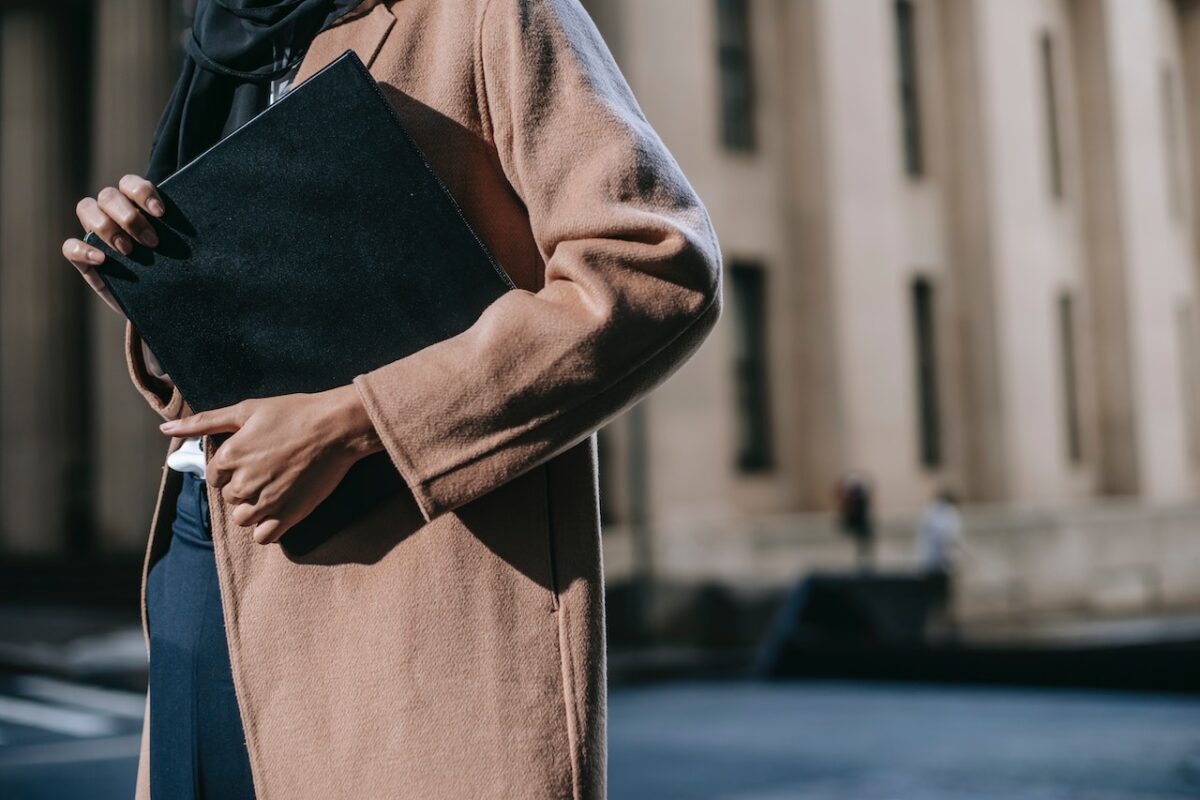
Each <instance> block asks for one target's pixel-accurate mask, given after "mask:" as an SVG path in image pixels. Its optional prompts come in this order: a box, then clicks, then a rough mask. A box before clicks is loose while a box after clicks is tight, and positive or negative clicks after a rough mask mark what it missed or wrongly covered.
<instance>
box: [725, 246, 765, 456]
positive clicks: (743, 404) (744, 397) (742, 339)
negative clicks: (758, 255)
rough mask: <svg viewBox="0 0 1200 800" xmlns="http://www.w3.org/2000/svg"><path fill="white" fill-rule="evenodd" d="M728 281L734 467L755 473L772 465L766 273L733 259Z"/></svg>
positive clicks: (758, 265)
mask: <svg viewBox="0 0 1200 800" xmlns="http://www.w3.org/2000/svg"><path fill="white" fill-rule="evenodd" d="M729 277H730V284H731V286H732V288H733V303H732V310H733V332H734V342H733V368H734V383H735V385H736V392H737V411H738V422H737V466H738V469H740V470H742V471H743V472H759V471H763V470H767V469H770V468H771V467H772V466H773V464H774V454H773V452H772V447H771V419H770V417H771V409H770V406H771V398H770V393H769V388H768V385H767V334H766V331H767V319H766V314H767V308H766V306H767V293H766V275H765V271H764V270H763V268H762V265H761V264H758V263H755V262H746V261H735V262H733V263H732V264H731V265H730V269H729Z"/></svg>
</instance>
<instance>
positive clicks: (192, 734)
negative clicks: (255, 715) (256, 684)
mask: <svg viewBox="0 0 1200 800" xmlns="http://www.w3.org/2000/svg"><path fill="white" fill-rule="evenodd" d="M171 531H172V535H171V540H170V545H169V549H168V550H167V552H166V553H165V554H164V555H163V556H162V558H160V559H159V560H158V561H156V562H155V563H154V565H153V566H152V567H151V568H150V574H149V575H148V576H147V581H146V614H147V617H148V619H149V625H150V794H151V796H152V797H154V798H155V800H201V798H220V799H221V800H253V798H254V787H253V784H252V783H251V780H250V761H249V756H248V754H247V752H246V737H245V734H244V732H243V730H242V721H241V716H240V714H239V713H238V707H237V698H236V696H235V695H234V691H233V675H232V672H231V670H230V666H229V648H228V645H227V644H226V640H225V623H224V617H223V615H222V612H221V594H220V591H219V589H218V587H217V569H216V560H215V557H214V553H213V542H212V526H211V521H210V518H209V514H208V495H207V493H206V491H205V482H204V479H203V478H200V477H199V476H197V475H193V474H191V473H184V474H183V486H182V488H181V489H180V493H179V500H178V503H177V504H176V513H175V520H174V522H173V523H172V526H171Z"/></svg>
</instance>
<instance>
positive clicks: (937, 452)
mask: <svg viewBox="0 0 1200 800" xmlns="http://www.w3.org/2000/svg"><path fill="white" fill-rule="evenodd" d="M911 293H912V296H911V303H912V319H913V343H914V347H913V351H914V354H915V356H916V363H915V369H916V384H917V430H918V434H919V437H920V439H919V444H920V456H921V464H922V465H923V466H925V467H928V468H930V469H933V468H936V467H938V466H940V465H941V463H942V428H941V409H940V408H939V406H938V371H937V325H936V316H937V315H936V308H935V306H934V286H933V282H932V281H931V280H930V279H929V278H925V277H918V278H915V279H913V282H912V289H911Z"/></svg>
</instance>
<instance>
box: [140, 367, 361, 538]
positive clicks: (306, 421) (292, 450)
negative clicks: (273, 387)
mask: <svg viewBox="0 0 1200 800" xmlns="http://www.w3.org/2000/svg"><path fill="white" fill-rule="evenodd" d="M159 427H160V429H161V430H162V432H163V433H166V434H170V435H171V436H181V437H182V436H200V435H203V434H214V433H233V436H231V437H229V438H228V439H227V440H226V441H225V442H223V443H222V444H221V446H220V447H219V448H217V451H216V453H214V454H213V457H212V459H211V460H209V462H208V465H207V476H208V478H207V479H208V483H209V484H211V485H212V486H214V487H217V488H219V489H220V490H221V495H222V496H223V497H224V498H225V502H227V503H229V504H230V505H231V506H232V507H233V512H232V514H231V517H232V519H233V521H234V522H235V523H237V524H238V525H241V526H245V527H249V526H253V527H254V541H256V542H258V543H259V544H270V543H272V542H277V541H279V539H280V537H281V536H283V534H284V533H285V532H287V530H288V529H289V528H291V527H292V526H293V525H295V524H296V523H298V522H300V521H301V520H302V519H304V518H305V517H307V516H308V515H309V514H310V513H311V512H312V510H313V509H314V508H316V507H317V506H318V505H319V504H320V503H321V501H322V500H324V499H325V498H326V497H328V496H329V495H330V493H331V492H332V491H333V490H334V488H335V487H336V486H337V485H338V483H339V482H341V480H342V477H343V476H344V475H345V474H346V471H347V470H348V469H350V467H351V466H352V465H353V464H354V463H355V462H356V461H358V460H359V459H361V458H363V457H365V456H367V455H370V454H371V453H375V452H378V451H380V450H382V449H383V444H382V443H381V442H380V440H379V437H378V435H377V434H376V433H375V428H374V426H373V425H372V423H371V420H370V417H368V416H367V411H366V408H364V407H363V404H362V401H361V400H360V399H359V396H358V391H357V390H356V389H355V388H354V387H353V386H350V385H348V386H342V387H340V388H337V389H331V390H330V391H327V392H318V393H316V394H289V395H283V396H281V397H270V398H266V399H262V400H244V401H242V402H241V403H238V404H237V405H233V406H228V407H226V408H219V409H214V410H212V411H204V412H201V413H199V414H193V415H192V416H189V417H185V418H183V419H178V420H172V421H170V422H165V423H163V424H162V425H161V426H159Z"/></svg>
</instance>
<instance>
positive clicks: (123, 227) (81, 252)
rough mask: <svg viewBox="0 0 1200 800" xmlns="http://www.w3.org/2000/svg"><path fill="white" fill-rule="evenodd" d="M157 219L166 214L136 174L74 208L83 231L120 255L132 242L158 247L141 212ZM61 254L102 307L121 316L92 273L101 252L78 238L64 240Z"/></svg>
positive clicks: (151, 189)
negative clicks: (103, 304)
mask: <svg viewBox="0 0 1200 800" xmlns="http://www.w3.org/2000/svg"><path fill="white" fill-rule="evenodd" d="M143 211H144V212H146V213H147V214H150V215H151V216H154V217H161V216H162V215H163V213H164V212H165V211H166V207H165V206H164V205H163V201H162V198H161V197H159V195H158V191H157V190H156V189H155V188H154V185H153V184H151V183H150V181H148V180H146V179H145V178H141V177H138V176H137V175H126V176H125V177H124V178H121V180H120V182H119V183H118V184H117V186H116V187H112V186H106V187H104V188H103V189H101V190H100V191H99V192H97V193H96V196H95V197H85V198H83V199H82V200H80V201H79V203H78V204H77V205H76V206H75V216H77V217H78V218H79V224H80V225H82V226H83V230H84V231H85V232H94V233H95V234H96V235H97V236H99V237H100V238H101V239H102V240H103V241H104V243H105V244H107V245H108V246H109V247H111V248H112V249H114V250H116V251H117V252H119V253H122V254H124V255H129V254H130V253H131V252H133V242H134V241H138V242H140V243H142V244H144V245H145V246H146V247H158V234H157V233H155V232H154V226H153V225H151V224H150V221H149V220H148V219H146V217H145V215H144V214H143V213H142V212H143ZM62 254H63V256H64V257H65V258H66V259H67V261H70V262H71V264H73V265H74V266H75V269H77V270H79V274H80V275H82V276H83V279H84V280H85V281H87V285H88V286H90V287H91V289H92V291H93V292H95V293H96V294H97V295H99V296H100V299H101V300H103V301H104V302H105V304H106V305H107V306H108V307H109V308H111V309H112V310H113V311H116V312H117V313H118V314H121V315H122V316H123V315H124V313H125V312H124V311H122V310H121V307H120V306H119V305H118V304H117V301H116V300H115V299H114V298H113V296H112V292H110V291H109V290H108V287H107V286H105V285H104V281H102V280H100V276H99V275H97V274H96V269H95V267H96V265H97V264H103V263H104V251H103V250H100V249H99V248H96V247H92V246H91V245H89V244H88V243H87V242H85V241H83V240H82V239H75V238H71V239H67V240H66V241H65V242H63V245H62Z"/></svg>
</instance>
